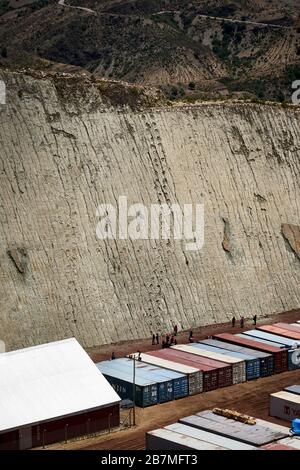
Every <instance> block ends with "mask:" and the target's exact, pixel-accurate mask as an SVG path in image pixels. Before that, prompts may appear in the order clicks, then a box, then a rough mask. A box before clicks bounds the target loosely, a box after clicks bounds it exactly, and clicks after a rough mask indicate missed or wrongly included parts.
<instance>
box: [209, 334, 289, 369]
mask: <svg viewBox="0 0 300 470" xmlns="http://www.w3.org/2000/svg"><path fill="white" fill-rule="evenodd" d="M213 337H214V338H216V339H220V340H222V341H225V342H228V343H233V344H238V345H241V346H245V347H247V348H250V349H256V350H257V351H263V352H266V353H271V354H273V356H274V373H275V374H279V373H280V372H285V371H287V370H288V354H287V350H283V349H280V348H277V347H274V346H269V345H268V344H265V343H260V342H259V341H255V340H254V339H248V338H247V337H241V336H240V335H232V334H230V333H220V334H217V335H214V336H213Z"/></svg>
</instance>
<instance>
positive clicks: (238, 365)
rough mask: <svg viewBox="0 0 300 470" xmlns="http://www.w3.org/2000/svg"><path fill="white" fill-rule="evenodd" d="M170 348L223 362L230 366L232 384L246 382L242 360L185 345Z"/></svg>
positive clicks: (244, 364)
mask: <svg viewBox="0 0 300 470" xmlns="http://www.w3.org/2000/svg"><path fill="white" fill-rule="evenodd" d="M172 348H174V349H178V350H179V351H185V352H188V353H190V354H196V355H197V356H202V357H207V358H209V359H214V360H215V361H219V362H223V363H225V364H230V365H231V366H232V383H233V384H239V383H241V382H246V362H245V361H243V360H242V359H238V358H235V357H233V356H227V355H226V354H220V353H216V352H213V351H205V350H204V349H197V348H194V347H193V346H189V345H187V344H178V345H177V346H172Z"/></svg>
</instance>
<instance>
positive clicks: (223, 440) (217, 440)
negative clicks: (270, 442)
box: [164, 423, 256, 450]
mask: <svg viewBox="0 0 300 470" xmlns="http://www.w3.org/2000/svg"><path fill="white" fill-rule="evenodd" d="M164 429H168V430H170V431H174V432H178V433H180V434H184V435H186V436H190V437H195V438H196V439H200V440H203V441H205V442H210V443H211V444H215V445H218V446H220V447H224V448H225V449H228V450H256V447H254V446H251V445H249V444H245V443H244V442H240V441H235V440H233V439H230V438H228V437H224V436H220V435H218V434H213V433H211V432H208V431H203V430H202V429H197V428H193V427H192V426H187V425H186V424H181V423H174V424H170V426H166V427H165V428H164Z"/></svg>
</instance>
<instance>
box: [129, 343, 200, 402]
mask: <svg viewBox="0 0 300 470" xmlns="http://www.w3.org/2000/svg"><path fill="white" fill-rule="evenodd" d="M150 353H151V351H149V353H142V354H141V360H142V361H143V362H146V363H147V364H153V365H155V366H158V367H163V368H164V369H169V370H173V371H174V372H178V373H180V374H185V375H186V376H187V378H188V393H189V395H196V394H197V393H201V392H202V391H203V374H202V371H200V370H199V369H196V368H195V367H190V366H187V365H184V364H180V363H178V362H172V361H168V360H166V359H162V358H161V357H157V356H153V355H151V354H150ZM135 356H136V357H138V354H137V353H136V355H135Z"/></svg>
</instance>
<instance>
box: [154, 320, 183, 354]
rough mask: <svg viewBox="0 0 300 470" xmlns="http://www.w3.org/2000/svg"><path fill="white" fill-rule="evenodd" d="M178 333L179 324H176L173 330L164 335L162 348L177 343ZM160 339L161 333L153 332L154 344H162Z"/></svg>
mask: <svg viewBox="0 0 300 470" xmlns="http://www.w3.org/2000/svg"><path fill="white" fill-rule="evenodd" d="M177 334H178V326H177V325H174V328H173V332H172V333H167V334H166V335H164V336H163V337H162V342H161V347H162V349H165V348H169V347H170V346H173V345H176V344H177V340H176V336H177ZM159 340H160V337H159V333H152V346H154V345H155V344H156V345H157V344H160V342H159Z"/></svg>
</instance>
